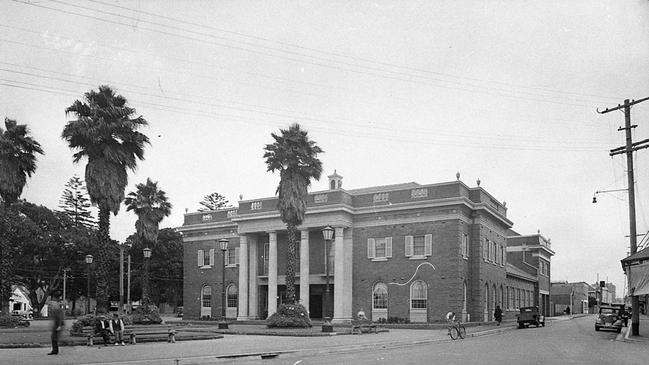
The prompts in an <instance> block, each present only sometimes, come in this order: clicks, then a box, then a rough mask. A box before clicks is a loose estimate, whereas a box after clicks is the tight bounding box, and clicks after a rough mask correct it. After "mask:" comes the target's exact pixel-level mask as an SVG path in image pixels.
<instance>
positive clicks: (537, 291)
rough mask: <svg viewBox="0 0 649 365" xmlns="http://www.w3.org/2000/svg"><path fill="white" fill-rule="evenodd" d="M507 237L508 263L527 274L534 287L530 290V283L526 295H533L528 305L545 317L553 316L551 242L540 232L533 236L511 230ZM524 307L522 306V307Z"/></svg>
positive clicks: (552, 253) (552, 252)
mask: <svg viewBox="0 0 649 365" xmlns="http://www.w3.org/2000/svg"><path fill="white" fill-rule="evenodd" d="M508 234H509V235H508V237H507V263H509V264H511V265H512V266H513V267H515V268H516V269H517V271H520V272H523V273H525V274H527V275H526V276H527V277H528V278H530V279H531V280H530V281H529V283H533V285H534V287H533V289H531V290H530V287H529V283H528V285H527V286H526V288H525V292H526V293H525V294H524V295H526V296H527V295H532V298H530V299H529V300H527V304H529V305H536V306H538V307H539V312H540V313H542V314H543V315H544V316H550V315H551V306H550V283H551V282H550V262H551V259H552V256H554V251H552V249H551V242H550V240H549V239H546V238H545V237H543V236H542V235H541V233H540V232H538V233H537V234H531V235H520V234H518V233H516V232H514V231H512V230H509V232H508ZM521 306H522V305H521Z"/></svg>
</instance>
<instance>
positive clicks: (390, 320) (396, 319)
mask: <svg viewBox="0 0 649 365" xmlns="http://www.w3.org/2000/svg"><path fill="white" fill-rule="evenodd" d="M387 322H388V323H399V324H408V323H410V319H409V318H401V317H388V320H387Z"/></svg>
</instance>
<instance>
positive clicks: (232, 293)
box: [227, 284, 239, 308]
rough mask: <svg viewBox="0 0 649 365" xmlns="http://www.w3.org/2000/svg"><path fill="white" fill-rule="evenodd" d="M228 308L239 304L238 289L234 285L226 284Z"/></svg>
mask: <svg viewBox="0 0 649 365" xmlns="http://www.w3.org/2000/svg"><path fill="white" fill-rule="evenodd" d="M227 302H228V308H236V307H237V306H238V305H239V289H238V288H237V286H236V285H234V284H231V285H230V286H228V300H227Z"/></svg>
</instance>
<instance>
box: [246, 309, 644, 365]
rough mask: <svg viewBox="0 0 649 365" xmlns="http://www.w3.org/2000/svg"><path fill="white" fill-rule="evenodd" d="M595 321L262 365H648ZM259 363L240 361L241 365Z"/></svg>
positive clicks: (638, 349) (639, 351)
mask: <svg viewBox="0 0 649 365" xmlns="http://www.w3.org/2000/svg"><path fill="white" fill-rule="evenodd" d="M593 323H594V317H593V316H588V317H583V318H578V319H573V320H565V321H552V322H548V325H547V327H541V328H538V329H537V328H534V327H532V328H526V329H522V330H518V329H513V330H510V331H506V332H502V333H498V334H494V335H490V336H481V337H473V338H468V339H465V340H461V341H460V340H458V341H438V342H431V343H426V344H419V345H413V346H398V347H387V348H379V349H368V350H365V351H348V352H338V353H329V354H314V355H310V354H305V353H299V354H298V353H295V354H290V355H288V354H287V355H283V356H280V357H278V358H276V359H272V360H266V361H264V364H299V365H311V364H399V365H406V364H499V365H500V364H543V365H547V364H562V365H563V364H588V365H592V364H607V365H608V364H647V359H648V358H649V347H647V346H646V344H634V343H626V342H622V341H616V338H617V337H618V334H617V333H616V332H604V331H600V332H595V329H594V325H593ZM257 362H259V360H254V359H248V360H245V361H239V362H238V363H241V364H250V363H257Z"/></svg>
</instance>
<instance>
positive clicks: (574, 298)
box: [550, 281, 593, 315]
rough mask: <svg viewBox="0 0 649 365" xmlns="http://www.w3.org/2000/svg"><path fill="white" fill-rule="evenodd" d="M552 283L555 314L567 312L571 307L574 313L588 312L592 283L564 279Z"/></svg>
mask: <svg viewBox="0 0 649 365" xmlns="http://www.w3.org/2000/svg"><path fill="white" fill-rule="evenodd" d="M551 285H552V286H551V290H550V293H551V294H550V300H551V302H552V305H553V311H554V313H553V314H554V315H561V314H563V313H566V308H570V313H572V314H582V313H583V314H587V313H588V293H589V292H590V291H592V290H593V287H592V286H591V285H589V284H588V283H585V282H583V281H581V282H578V283H569V282H567V281H562V282H554V283H552V284H551Z"/></svg>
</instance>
